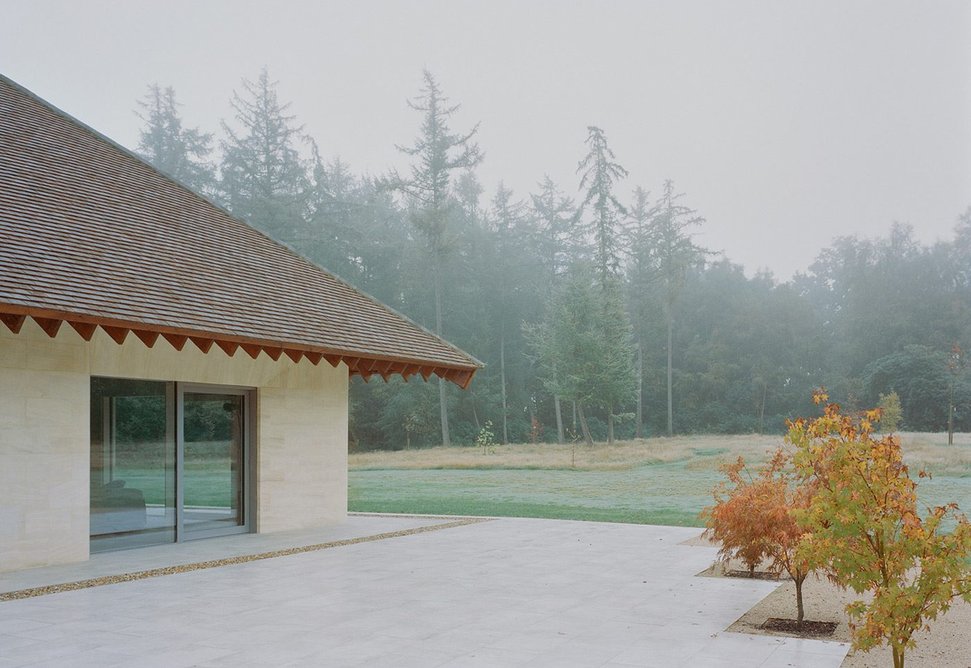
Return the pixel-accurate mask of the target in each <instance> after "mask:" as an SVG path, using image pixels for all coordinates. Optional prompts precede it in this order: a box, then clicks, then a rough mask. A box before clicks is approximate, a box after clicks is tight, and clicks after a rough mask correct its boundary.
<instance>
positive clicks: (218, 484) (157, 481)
mask: <svg viewBox="0 0 971 668" xmlns="http://www.w3.org/2000/svg"><path fill="white" fill-rule="evenodd" d="M115 479H116V480H119V479H120V480H124V481H125V487H126V488H127V489H138V490H141V492H142V494H144V495H145V503H147V504H149V505H159V506H162V505H165V470H164V469H163V468H162V466H161V465H160V466H158V467H157V468H155V467H153V468H147V467H141V468H134V467H122V466H119V467H118V468H117V469H116V470H115ZM173 479H174V473H173V474H172V475H170V477H169V480H173ZM231 499H232V471H230V462H229V459H228V458H227V457H218V458H211V459H202V460H199V459H196V460H193V461H191V462H186V465H185V505H187V506H222V507H227V508H228V507H230V505H231V503H230V501H231Z"/></svg>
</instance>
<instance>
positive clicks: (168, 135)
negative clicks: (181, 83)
mask: <svg viewBox="0 0 971 668" xmlns="http://www.w3.org/2000/svg"><path fill="white" fill-rule="evenodd" d="M138 106H139V108H140V111H136V112H135V113H136V114H137V115H138V117H139V118H141V119H142V120H143V121H144V122H145V125H144V126H143V127H142V130H141V133H140V135H139V138H138V148H137V149H136V151H135V152H136V153H138V155H140V156H141V157H142V158H144V159H145V160H147V161H148V162H150V163H151V164H152V165H153V166H155V167H156V168H158V169H159V170H161V171H163V172H165V173H166V174H168V175H169V176H171V177H172V178H174V179H176V180H177V181H179V182H181V183H183V184H184V185H186V186H188V187H189V188H192V189H193V190H195V191H196V192H197V193H200V194H203V195H206V196H210V195H211V194H212V192H213V186H214V184H215V173H214V170H213V166H212V165H211V164H210V163H209V162H208V158H209V154H210V153H211V152H212V134H210V133H206V132H201V131H200V130H199V129H198V128H186V127H183V126H182V117H181V116H180V114H179V104H178V102H176V100H175V90H173V89H172V87H171V86H167V87H165V88H162V87H161V86H159V85H158V84H157V83H153V84H151V85H150V86H149V87H148V91H147V92H146V93H145V97H143V98H142V99H141V100H139V101H138Z"/></svg>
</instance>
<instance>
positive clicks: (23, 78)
mask: <svg viewBox="0 0 971 668" xmlns="http://www.w3.org/2000/svg"><path fill="white" fill-rule="evenodd" d="M264 65H265V66H267V67H268V68H269V72H270V76H271V77H272V78H274V79H276V80H278V81H279V82H280V83H279V92H280V96H281V99H282V100H288V101H290V102H292V107H291V111H292V113H294V114H295V115H296V116H297V117H298V119H299V120H300V121H301V122H303V123H304V124H305V126H306V130H307V131H308V132H309V133H310V134H311V135H313V136H314V137H315V138H316V139H317V141H318V143H319V145H320V148H321V151H322V153H323V154H324V156H325V158H332V157H334V156H338V155H339V156H340V157H341V158H342V159H343V160H345V161H346V162H348V163H350V165H351V168H352V169H353V170H354V171H355V172H358V173H361V172H370V173H372V174H378V173H383V172H384V171H386V170H387V169H388V168H389V167H391V166H397V167H399V168H403V167H404V166H406V164H407V162H406V159H405V157H404V156H402V155H401V154H399V153H398V152H397V151H396V150H395V148H394V147H395V144H409V143H411V141H412V140H413V138H414V136H415V135H416V132H417V127H418V123H419V118H418V116H417V114H416V112H414V111H412V110H410V109H409V108H408V106H407V105H406V99H408V98H411V97H413V96H414V95H415V94H416V93H417V92H418V89H419V87H420V85H421V70H422V68H426V67H427V68H428V69H429V70H431V71H432V72H433V73H434V74H435V76H436V77H437V78H438V80H439V83H440V84H441V86H442V88H443V90H444V92H445V93H446V94H447V95H448V96H449V97H450V98H451V99H452V101H453V102H459V103H461V104H462V108H461V110H460V112H459V113H458V115H457V116H456V118H455V119H454V124H453V128H454V129H457V130H465V129H468V128H470V127H471V126H472V125H473V124H474V123H475V122H481V127H480V131H479V143H480V145H481V147H482V149H483V150H484V151H485V152H486V160H485V162H484V163H483V164H482V166H481V168H480V170H479V174H480V177H481V179H482V181H483V184H484V185H485V187H486V189H487V192H486V196H487V197H489V196H491V194H492V192H494V189H495V186H496V184H497V182H498V181H499V180H500V179H503V180H504V181H505V182H506V185H507V186H509V187H511V188H512V189H513V190H514V191H515V192H516V194H517V195H518V196H520V197H526V195H527V194H528V193H529V192H530V191H531V190H534V189H535V184H536V183H537V182H538V181H539V180H540V179H541V178H542V177H543V175H544V174H549V175H550V176H551V177H552V178H553V179H554V180H555V181H556V182H557V183H558V184H559V185H560V186H561V188H562V189H563V190H564V191H567V192H568V193H570V194H573V195H575V194H576V188H577V183H578V177H577V175H576V173H575V170H576V165H577V162H578V161H579V159H580V158H581V157H582V156H583V154H584V144H583V140H584V138H585V137H586V127H587V126H588V125H599V126H600V127H602V128H603V129H604V130H605V131H606V133H607V137H608V140H609V142H610V145H611V146H612V148H613V149H614V151H615V153H616V154H617V159H618V161H619V162H620V163H621V164H623V165H624V166H625V167H626V168H627V169H628V170H629V172H630V178H629V179H628V181H627V182H626V183H624V184H623V185H622V186H621V192H622V194H623V196H624V197H625V198H627V197H629V193H630V191H631V190H632V189H633V188H634V186H635V185H641V186H643V187H645V188H647V189H649V190H651V191H652V192H655V193H656V192H658V191H659V189H660V187H661V184H662V182H663V180H664V179H666V178H671V179H674V181H675V183H676V185H677V187H678V190H680V191H683V192H685V193H687V197H686V199H685V202H686V203H687V204H689V205H691V206H693V207H694V208H696V209H698V210H699V212H700V213H701V214H702V215H704V216H705V217H706V218H707V219H708V222H707V223H706V225H705V226H704V228H703V229H702V230H701V232H700V234H699V237H698V241H699V242H700V243H702V244H703V245H706V246H708V247H710V248H713V249H716V250H721V251H724V252H725V254H726V255H727V256H728V257H729V258H731V259H732V260H733V261H735V262H738V263H740V264H743V265H745V267H746V270H747V272H748V273H749V274H751V273H752V272H753V271H754V270H755V269H757V268H760V267H766V268H769V269H771V270H772V271H774V272H775V274H776V276H777V277H779V278H783V279H785V278H788V277H789V276H791V274H792V273H793V272H795V271H801V270H805V269H806V267H807V266H808V265H809V264H810V262H811V261H812V259H813V258H814V257H815V255H816V254H817V252H818V251H819V249H820V248H822V247H823V246H825V245H827V244H829V242H830V241H831V240H832V239H833V237H835V236H838V235H843V234H859V235H863V236H877V235H882V234H884V233H885V232H886V231H887V230H888V228H889V226H890V224H891V223H892V222H893V221H900V222H904V223H910V224H912V225H913V226H914V228H915V229H916V231H917V234H918V237H919V238H920V239H921V240H923V241H925V242H932V241H934V240H936V239H942V238H950V236H951V232H952V230H953V227H954V224H955V221H956V218H957V216H958V215H959V214H960V213H961V212H962V211H964V210H965V208H967V207H968V206H969V205H971V2H966V1H965V0H954V1H948V0H935V1H934V2H917V1H913V2H898V1H888V0H879V1H874V2H846V1H839V2H837V1H833V2H824V1H820V0H813V1H808V2H785V1H781V0H764V1H759V2H742V1H738V0H732V1H730V2H729V1H722V0H711V1H708V2H701V1H698V2H691V1H684V0H666V1H663V2H647V1H636V0H631V1H628V2H621V1H615V2H582V1H578V0H572V1H571V0H559V1H548V2H539V1H531V0H518V1H503V0H488V1H482V2H473V1H465V2H462V1H457V0H447V1H442V2H429V1H422V0H409V1H407V2H405V1H401V2H368V1H358V2H311V1H301V2H283V1H280V2H256V1H251V2H240V1H237V0H233V1H231V2H230V1H220V2H213V1H209V2H203V1H200V0H193V1H191V2H190V1H182V0H166V1H165V2H159V1H157V0H156V1H152V2H138V1H133V0H124V1H122V0H119V1H117V2H95V1H92V0H86V1H85V2H76V1H73V0H66V1H60V2H48V1H44V0H23V1H16V0H0V72H2V73H3V74H5V75H7V76H9V77H10V78H12V79H14V80H15V81H17V82H18V83H20V84H22V85H24V86H26V87H27V88H29V89H31V90H32V91H34V92H35V93H36V94H37V95H39V96H40V97H42V98H45V99H46V100H48V101H50V102H51V103H53V104H54V105H56V106H58V107H60V108H61V109H63V110H64V111H66V112H68V113H70V114H72V115H74V116H75V117H77V118H79V119H80V120H82V121H84V122H86V123H88V124H89V125H91V126H92V127H94V128H96V129H97V130H99V131H101V132H103V133H104V134H106V135H108V136H109V137H111V138H113V139H115V140H116V141H118V142H119V143H121V144H123V145H125V146H129V147H133V146H134V145H135V144H136V143H137V136H138V130H139V127H140V125H141V121H140V120H139V119H138V118H137V117H136V115H135V114H134V112H133V109H134V108H135V106H136V105H135V102H136V99H138V98H140V97H141V96H142V95H144V93H145V88H146V86H147V84H149V83H151V82H158V83H160V84H162V85H171V86H173V87H174V88H175V91H176V95H177V97H178V99H179V101H180V102H181V103H182V105H183V107H182V112H183V117H184V120H185V122H186V124H188V125H190V126H200V127H201V128H202V129H203V130H206V131H212V132H215V133H217V135H218V132H219V121H220V119H223V118H226V119H229V118H230V117H231V111H230V109H229V105H228V100H229V98H230V96H231V94H232V91H233V90H234V89H236V88H239V82H240V80H241V78H243V77H246V78H249V79H254V78H256V76H257V75H258V73H259V70H260V68H261V67H263V66H264Z"/></svg>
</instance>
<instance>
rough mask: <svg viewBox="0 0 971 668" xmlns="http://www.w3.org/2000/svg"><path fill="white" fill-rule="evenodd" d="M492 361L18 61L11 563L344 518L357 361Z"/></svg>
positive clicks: (6, 506) (8, 121)
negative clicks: (283, 237) (408, 314)
mask: <svg viewBox="0 0 971 668" xmlns="http://www.w3.org/2000/svg"><path fill="white" fill-rule="evenodd" d="M479 366H480V364H479V363H478V362H477V361H476V360H475V359H474V358H472V357H470V356H469V355H467V354H466V353H464V352H462V351H461V350H459V349H458V348H456V347H454V346H452V345H450V344H449V343H447V342H445V341H443V340H442V339H440V338H438V337H437V336H435V335H433V334H431V333H430V332H428V331H427V330H425V329H423V328H421V327H419V326H418V325H416V324H414V323H413V322H411V321H410V320H408V319H407V318H405V317H403V316H401V315H399V314H398V313H396V312H395V311H393V310H391V309H390V308H388V307H386V306H384V305H382V304H380V303H378V302H377V301H375V300H374V299H372V298H370V297H368V296H367V295H365V294H363V293H361V292H360V291H358V290H356V289H355V288H353V287H352V286H350V285H348V284H346V283H344V282H342V281H341V280H339V279H338V278H336V277H334V276H333V275H331V274H329V273H328V272H326V271H324V270H322V269H321V268H319V267H317V266H315V265H314V264H312V263H311V262H309V261H307V260H306V259H304V258H303V257H301V256H299V255H298V254H296V253H294V252H293V251H291V250H289V249H288V248H286V247H285V246H283V245H281V244H279V243H277V242H275V241H273V240H272V239H270V238H268V237H267V236H265V235H263V234H261V233H260V232H258V231H256V230H255V229H253V228H252V227H249V226H248V225H246V224H244V223H242V222H240V221H238V220H236V219H234V218H233V217H232V216H231V215H230V214H229V213H227V212H226V211H224V210H223V209H221V208H219V207H217V206H215V205H214V204H212V203H211V202H209V201H207V200H206V199H204V198H202V197H200V196H198V195H196V194H195V193H193V192H192V191H190V190H188V189H186V188H185V187H183V186H181V185H180V184H179V183H177V182H175V181H174V180H172V179H170V178H168V177H167V176H165V175H164V174H162V173H160V172H158V171H157V170H155V169H154V168H153V167H151V166H149V165H148V164H146V163H145V162H143V161H142V160H141V159H139V158H138V157H136V156H134V155H133V154H132V153H130V152H129V151H127V150H125V149H124V148H122V147H120V146H118V145H117V144H115V143H113V142H112V141H110V140H109V139H107V138H105V137H104V136H102V135H100V134H98V133H97V132H95V131H94V130H92V129H91V128H89V127H87V126H85V125H83V124H82V123H80V122H78V121H77V120H75V119H73V118H71V117H70V116H68V115H67V114H65V113H63V112H61V111H59V110H58V109H56V108H54V107H52V106H51V105H49V104H48V103H46V102H44V101H43V100H41V99H39V98H37V97H36V96H34V95H33V94H32V93H30V92H29V91H27V90H25V89H24V88H22V87H20V86H19V85H17V84H16V83H14V82H12V81H10V80H9V79H7V78H4V77H2V76H0V571H4V570H8V571H9V570H19V569H24V568H29V567H34V566H42V565H49V564H57V563H68V562H74V561H80V560H85V559H87V558H88V556H89V553H90V552H92V551H100V550H111V549H118V548H129V547H134V546H140V545H151V544H158V543H167V542H173V541H176V542H179V541H185V540H191V539H195V538H205V537H211V536H220V535H224V534H228V533H238V532H254V531H255V532H270V531H281V530H288V529H297V528H307V527H313V526H318V525H324V524H327V523H332V522H339V521H341V520H342V519H343V518H345V516H346V511H347V413H348V398H347V397H348V394H347V388H348V377H349V376H350V375H355V374H356V375H360V376H363V377H364V378H365V379H367V378H369V377H371V376H379V377H383V378H385V379H387V378H388V377H389V376H391V375H400V376H403V377H404V378H405V379H408V378H415V377H419V378H424V379H425V380H428V379H429V378H430V377H432V376H438V377H440V378H443V379H446V380H448V381H452V382H454V383H455V384H457V385H459V386H461V387H463V388H464V387H466V386H467V385H468V384H469V382H470V381H471V379H472V376H473V374H474V373H475V372H476V370H477V368H479Z"/></svg>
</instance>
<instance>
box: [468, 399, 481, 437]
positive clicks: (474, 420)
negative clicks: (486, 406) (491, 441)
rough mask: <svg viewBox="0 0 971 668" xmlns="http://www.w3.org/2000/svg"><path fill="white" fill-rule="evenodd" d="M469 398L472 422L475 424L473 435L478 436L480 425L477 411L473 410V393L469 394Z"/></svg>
mask: <svg viewBox="0 0 971 668" xmlns="http://www.w3.org/2000/svg"><path fill="white" fill-rule="evenodd" d="M470 396H471V398H472V402H471V403H472V421H473V422H475V433H476V434H478V433H479V432H480V431H482V425H481V424H479V411H477V410H476V409H475V392H471V393H470Z"/></svg>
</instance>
